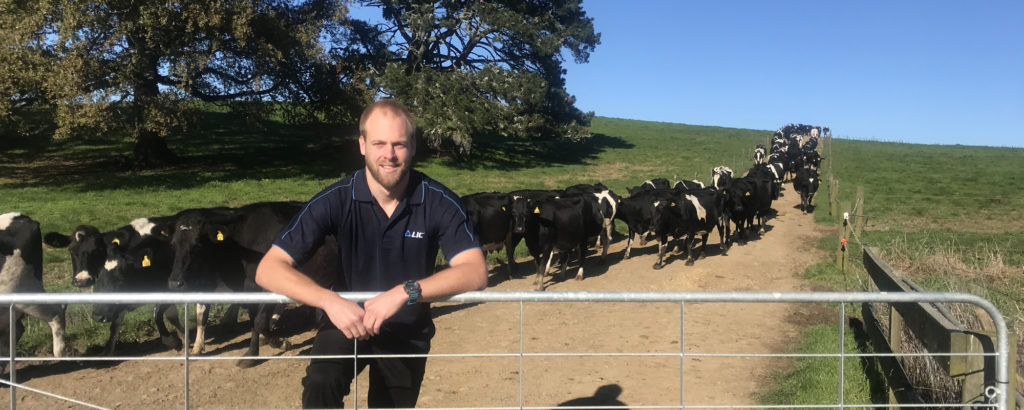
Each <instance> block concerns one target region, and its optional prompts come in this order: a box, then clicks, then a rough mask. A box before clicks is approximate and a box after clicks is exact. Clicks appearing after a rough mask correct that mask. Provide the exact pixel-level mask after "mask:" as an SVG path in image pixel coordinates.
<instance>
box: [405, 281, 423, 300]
mask: <svg viewBox="0 0 1024 410" xmlns="http://www.w3.org/2000/svg"><path fill="white" fill-rule="evenodd" d="M405 293H407V294H409V301H408V302H405V304H407V305H415V304H416V301H418V300H419V298H420V283H419V282H417V281H415V280H411V279H410V280H407V281H405Z"/></svg>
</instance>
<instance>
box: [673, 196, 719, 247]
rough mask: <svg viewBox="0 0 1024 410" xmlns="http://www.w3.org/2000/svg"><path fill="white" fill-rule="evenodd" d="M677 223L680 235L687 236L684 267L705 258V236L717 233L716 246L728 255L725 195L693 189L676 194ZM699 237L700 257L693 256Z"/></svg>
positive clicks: (706, 240) (706, 239)
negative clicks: (716, 231)
mask: <svg viewBox="0 0 1024 410" xmlns="http://www.w3.org/2000/svg"><path fill="white" fill-rule="evenodd" d="M673 212H674V213H676V214H677V215H676V217H677V220H678V221H679V230H680V234H681V235H686V237H687V243H686V250H687V256H688V258H687V262H686V264H687V265H692V264H693V262H694V261H695V260H697V258H698V257H703V256H704V250H705V247H707V244H708V235H709V234H710V233H711V231H712V230H713V229H716V228H717V229H718V241H719V242H718V243H719V247H720V248H721V250H722V254H723V255H724V254H725V252H727V248H726V240H725V226H724V225H725V223H726V220H725V194H724V193H723V192H722V191H720V190H717V189H695V190H689V191H683V192H679V199H678V200H677V201H676V206H675V207H673ZM698 235H699V236H700V237H701V246H700V253H699V254H698V255H694V253H693V248H694V247H695V245H696V244H697V236H698Z"/></svg>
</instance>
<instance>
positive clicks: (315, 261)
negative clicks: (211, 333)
mask: <svg viewBox="0 0 1024 410" xmlns="http://www.w3.org/2000/svg"><path fill="white" fill-rule="evenodd" d="M302 206H303V204H302V203H300V202H261V203H255V204H250V205H246V206H244V207H241V208H232V209H230V210H218V211H215V212H210V211H208V210H207V211H203V210H200V211H193V212H185V213H182V214H179V215H178V220H177V221H176V225H177V226H176V227H175V229H174V234H173V236H172V238H171V245H172V247H173V248H174V263H173V266H172V269H171V276H170V278H169V279H168V287H170V288H171V289H172V290H197V291H201V290H211V289H226V290H230V291H235V292H254V291H262V289H261V288H260V287H259V286H258V285H257V284H256V282H255V280H254V279H255V274H256V267H257V266H258V265H259V262H260V260H261V259H262V258H263V255H264V254H265V253H266V252H267V251H268V250H269V249H270V246H271V244H272V243H273V240H274V238H275V236H276V235H277V233H278V232H279V231H280V230H281V229H282V228H283V227H284V226H285V225H286V224H287V223H288V222H289V221H290V220H291V219H292V217H293V216H294V215H295V214H297V213H298V212H299V211H300V210H301V209H302ZM337 261H338V252H337V246H336V245H335V243H334V238H333V237H328V238H327V239H326V240H325V241H324V244H323V245H322V246H321V247H320V249H319V250H317V252H316V253H315V254H314V255H313V256H312V257H311V258H310V259H309V261H307V262H306V263H305V264H303V265H302V266H300V267H299V270H300V271H301V272H303V273H304V274H306V275H307V276H309V277H310V278H311V279H313V281H314V282H316V283H317V284H319V285H321V286H324V287H327V288H332V286H333V285H334V281H335V280H336V279H337V267H338V262H337ZM334 288H338V286H334ZM245 308H246V309H247V310H249V312H250V314H249V317H250V322H251V323H252V333H251V338H250V340H249V348H248V350H247V351H246V352H245V355H246V356H256V355H258V354H259V344H260V343H259V338H260V335H263V336H265V337H267V340H268V342H269V344H270V345H271V346H273V347H284V348H285V349H287V348H289V347H290V346H289V345H288V344H287V343H286V342H285V341H282V340H281V339H280V338H278V337H276V336H275V335H273V334H272V329H271V326H270V323H271V318H270V315H271V312H272V311H275V310H277V309H279V307H277V306H267V305H260V306H251V305H250V306H245ZM197 313H200V314H201V315H202V316H203V318H202V319H199V321H203V320H205V316H206V311H205V309H204V310H203V311H202V312H197ZM202 336H203V335H200V331H199V330H198V329H197V331H196V344H195V345H194V346H193V349H192V351H193V352H195V353H196V354H198V353H201V352H202V350H203V348H204V345H205V340H204V338H203V337H202ZM254 365H256V361H255V360H253V359H240V360H239V361H238V366H239V367H252V366H254Z"/></svg>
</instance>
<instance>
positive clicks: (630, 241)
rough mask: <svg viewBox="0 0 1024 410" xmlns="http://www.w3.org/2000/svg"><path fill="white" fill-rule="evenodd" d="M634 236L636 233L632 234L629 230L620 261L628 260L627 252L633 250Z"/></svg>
mask: <svg viewBox="0 0 1024 410" xmlns="http://www.w3.org/2000/svg"><path fill="white" fill-rule="evenodd" d="M635 235H636V232H633V230H632V229H630V230H629V236H627V237H626V254H625V255H622V259H629V250H630V249H633V236H635Z"/></svg>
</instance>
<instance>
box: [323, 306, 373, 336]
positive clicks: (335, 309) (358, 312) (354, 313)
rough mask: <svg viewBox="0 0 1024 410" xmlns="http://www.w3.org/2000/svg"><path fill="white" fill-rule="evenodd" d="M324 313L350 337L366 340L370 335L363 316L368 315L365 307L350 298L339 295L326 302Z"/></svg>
mask: <svg viewBox="0 0 1024 410" xmlns="http://www.w3.org/2000/svg"><path fill="white" fill-rule="evenodd" d="M323 309H324V313H327V317H329V318H330V319H331V323H334V326H335V327H337V328H338V330H341V332H342V333H344V334H345V337H347V338H349V339H360V340H366V339H367V338H368V337H369V336H370V335H369V333H368V332H367V329H366V326H363V318H364V316H365V315H366V313H365V311H364V310H363V308H361V307H359V305H358V304H356V303H355V302H352V301H350V300H348V299H345V298H342V297H340V296H338V297H337V298H333V299H332V300H331V301H330V302H328V303H326V304H324V306H323Z"/></svg>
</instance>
